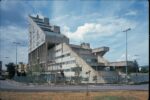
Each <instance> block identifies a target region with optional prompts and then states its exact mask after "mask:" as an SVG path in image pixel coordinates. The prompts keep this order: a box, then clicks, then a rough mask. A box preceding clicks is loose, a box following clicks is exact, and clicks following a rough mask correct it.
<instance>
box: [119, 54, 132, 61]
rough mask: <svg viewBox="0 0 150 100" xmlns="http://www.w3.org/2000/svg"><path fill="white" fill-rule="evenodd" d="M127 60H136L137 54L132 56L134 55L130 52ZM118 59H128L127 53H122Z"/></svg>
mask: <svg viewBox="0 0 150 100" xmlns="http://www.w3.org/2000/svg"><path fill="white" fill-rule="evenodd" d="M127 60H128V61H133V60H135V55H133V56H132V55H130V54H128V56H127ZM116 61H126V54H122V55H121V56H120V57H119V58H118V59H117V60H116Z"/></svg>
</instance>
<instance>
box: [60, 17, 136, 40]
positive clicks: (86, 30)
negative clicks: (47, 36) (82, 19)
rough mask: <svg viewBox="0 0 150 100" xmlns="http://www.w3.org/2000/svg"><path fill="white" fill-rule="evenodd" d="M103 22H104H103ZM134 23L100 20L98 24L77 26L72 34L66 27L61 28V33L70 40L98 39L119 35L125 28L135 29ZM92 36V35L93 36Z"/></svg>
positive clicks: (119, 19)
mask: <svg viewBox="0 0 150 100" xmlns="http://www.w3.org/2000/svg"><path fill="white" fill-rule="evenodd" d="M104 21H105V22H104ZM135 26H136V23H135V22H131V21H129V20H126V19H123V18H101V19H100V20H98V22H93V23H84V24H83V25H81V26H78V27H77V29H76V30H75V31H74V32H71V31H70V28H69V27H67V26H64V27H62V28H63V29H62V32H63V33H64V34H65V35H67V36H68V37H69V38H70V39H71V40H78V41H82V40H84V39H85V38H91V37H92V38H98V37H101V36H111V35H113V34H117V33H120V32H121V31H122V30H123V29H126V28H127V27H130V28H132V29H133V28H135ZM93 34H94V35H93Z"/></svg>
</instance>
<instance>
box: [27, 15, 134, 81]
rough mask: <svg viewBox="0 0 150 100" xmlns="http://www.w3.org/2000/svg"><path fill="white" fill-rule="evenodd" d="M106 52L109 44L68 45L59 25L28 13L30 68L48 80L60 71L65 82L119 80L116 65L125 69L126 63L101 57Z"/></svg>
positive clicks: (67, 40) (58, 74)
mask: <svg viewBox="0 0 150 100" xmlns="http://www.w3.org/2000/svg"><path fill="white" fill-rule="evenodd" d="M108 51H109V47H100V48H94V49H92V48H91V47H90V44H89V43H81V44H80V45H74V44H69V39H68V38H67V37H66V36H65V35H63V34H62V33H61V32H60V27H59V26H55V25H51V24H50V23H49V19H48V18H44V19H41V18H39V16H38V15H37V17H32V16H29V68H30V70H32V72H40V74H45V75H46V76H47V80H49V81H50V82H52V80H54V78H53V77H52V76H54V77H59V76H60V74H61V73H62V72H63V73H64V76H65V78H66V81H67V82H73V83H75V82H76V81H77V82H80V83H85V82H87V80H89V82H90V83H113V82H118V80H119V75H120V74H119V73H118V71H120V70H118V71H116V70H115V68H120V67H123V68H124V67H125V66H126V63H125V62H109V61H107V60H106V59H105V58H104V57H103V56H104V54H105V53H106V52H108ZM130 63H131V66H133V65H134V64H133V62H130ZM132 64H133V65H132ZM55 79H56V78H55Z"/></svg>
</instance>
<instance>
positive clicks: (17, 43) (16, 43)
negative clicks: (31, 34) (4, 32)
mask: <svg viewBox="0 0 150 100" xmlns="http://www.w3.org/2000/svg"><path fill="white" fill-rule="evenodd" d="M13 44H15V45H16V66H17V45H19V44H20V43H19V42H13Z"/></svg>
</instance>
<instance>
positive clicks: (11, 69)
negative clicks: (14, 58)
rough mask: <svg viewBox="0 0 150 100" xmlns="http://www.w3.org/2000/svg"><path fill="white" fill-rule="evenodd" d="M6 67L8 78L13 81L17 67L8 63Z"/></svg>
mask: <svg viewBox="0 0 150 100" xmlns="http://www.w3.org/2000/svg"><path fill="white" fill-rule="evenodd" d="M6 67H7V72H8V78H9V79H12V78H13V77H14V76H15V72H16V70H15V68H16V66H15V64H14V63H8V64H6Z"/></svg>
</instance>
